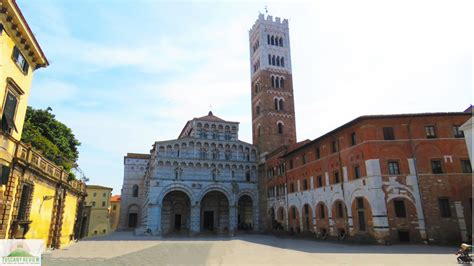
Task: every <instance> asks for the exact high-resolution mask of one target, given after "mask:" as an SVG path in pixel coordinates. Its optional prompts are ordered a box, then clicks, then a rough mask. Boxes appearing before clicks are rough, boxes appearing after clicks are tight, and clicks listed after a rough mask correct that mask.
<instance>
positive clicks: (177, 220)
mask: <svg viewBox="0 0 474 266" xmlns="http://www.w3.org/2000/svg"><path fill="white" fill-rule="evenodd" d="M174 229H175V230H176V231H179V230H180V229H181V214H175V215H174Z"/></svg>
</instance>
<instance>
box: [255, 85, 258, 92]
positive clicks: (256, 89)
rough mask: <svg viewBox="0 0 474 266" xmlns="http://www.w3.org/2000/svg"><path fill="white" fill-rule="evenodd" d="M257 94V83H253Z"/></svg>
mask: <svg viewBox="0 0 474 266" xmlns="http://www.w3.org/2000/svg"><path fill="white" fill-rule="evenodd" d="M257 92H258V85H257V83H255V93H257Z"/></svg>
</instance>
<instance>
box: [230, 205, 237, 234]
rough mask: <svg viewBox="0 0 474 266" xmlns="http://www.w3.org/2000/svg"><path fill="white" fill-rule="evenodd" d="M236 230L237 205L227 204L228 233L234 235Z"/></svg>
mask: <svg viewBox="0 0 474 266" xmlns="http://www.w3.org/2000/svg"><path fill="white" fill-rule="evenodd" d="M236 230H237V207H236V206H235V204H234V205H231V206H229V235H230V236H234V234H235V231H236Z"/></svg>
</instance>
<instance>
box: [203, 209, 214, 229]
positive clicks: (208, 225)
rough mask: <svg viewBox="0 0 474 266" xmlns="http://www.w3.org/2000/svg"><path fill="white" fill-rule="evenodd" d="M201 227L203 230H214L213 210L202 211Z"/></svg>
mask: <svg viewBox="0 0 474 266" xmlns="http://www.w3.org/2000/svg"><path fill="white" fill-rule="evenodd" d="M203 227H204V230H208V231H213V230H214V212H213V211H205V212H204V222H203Z"/></svg>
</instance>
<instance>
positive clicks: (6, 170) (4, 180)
mask: <svg viewBox="0 0 474 266" xmlns="http://www.w3.org/2000/svg"><path fill="white" fill-rule="evenodd" d="M0 172H1V177H0V185H7V184H8V178H9V177H10V167H8V166H6V165H0Z"/></svg>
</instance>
